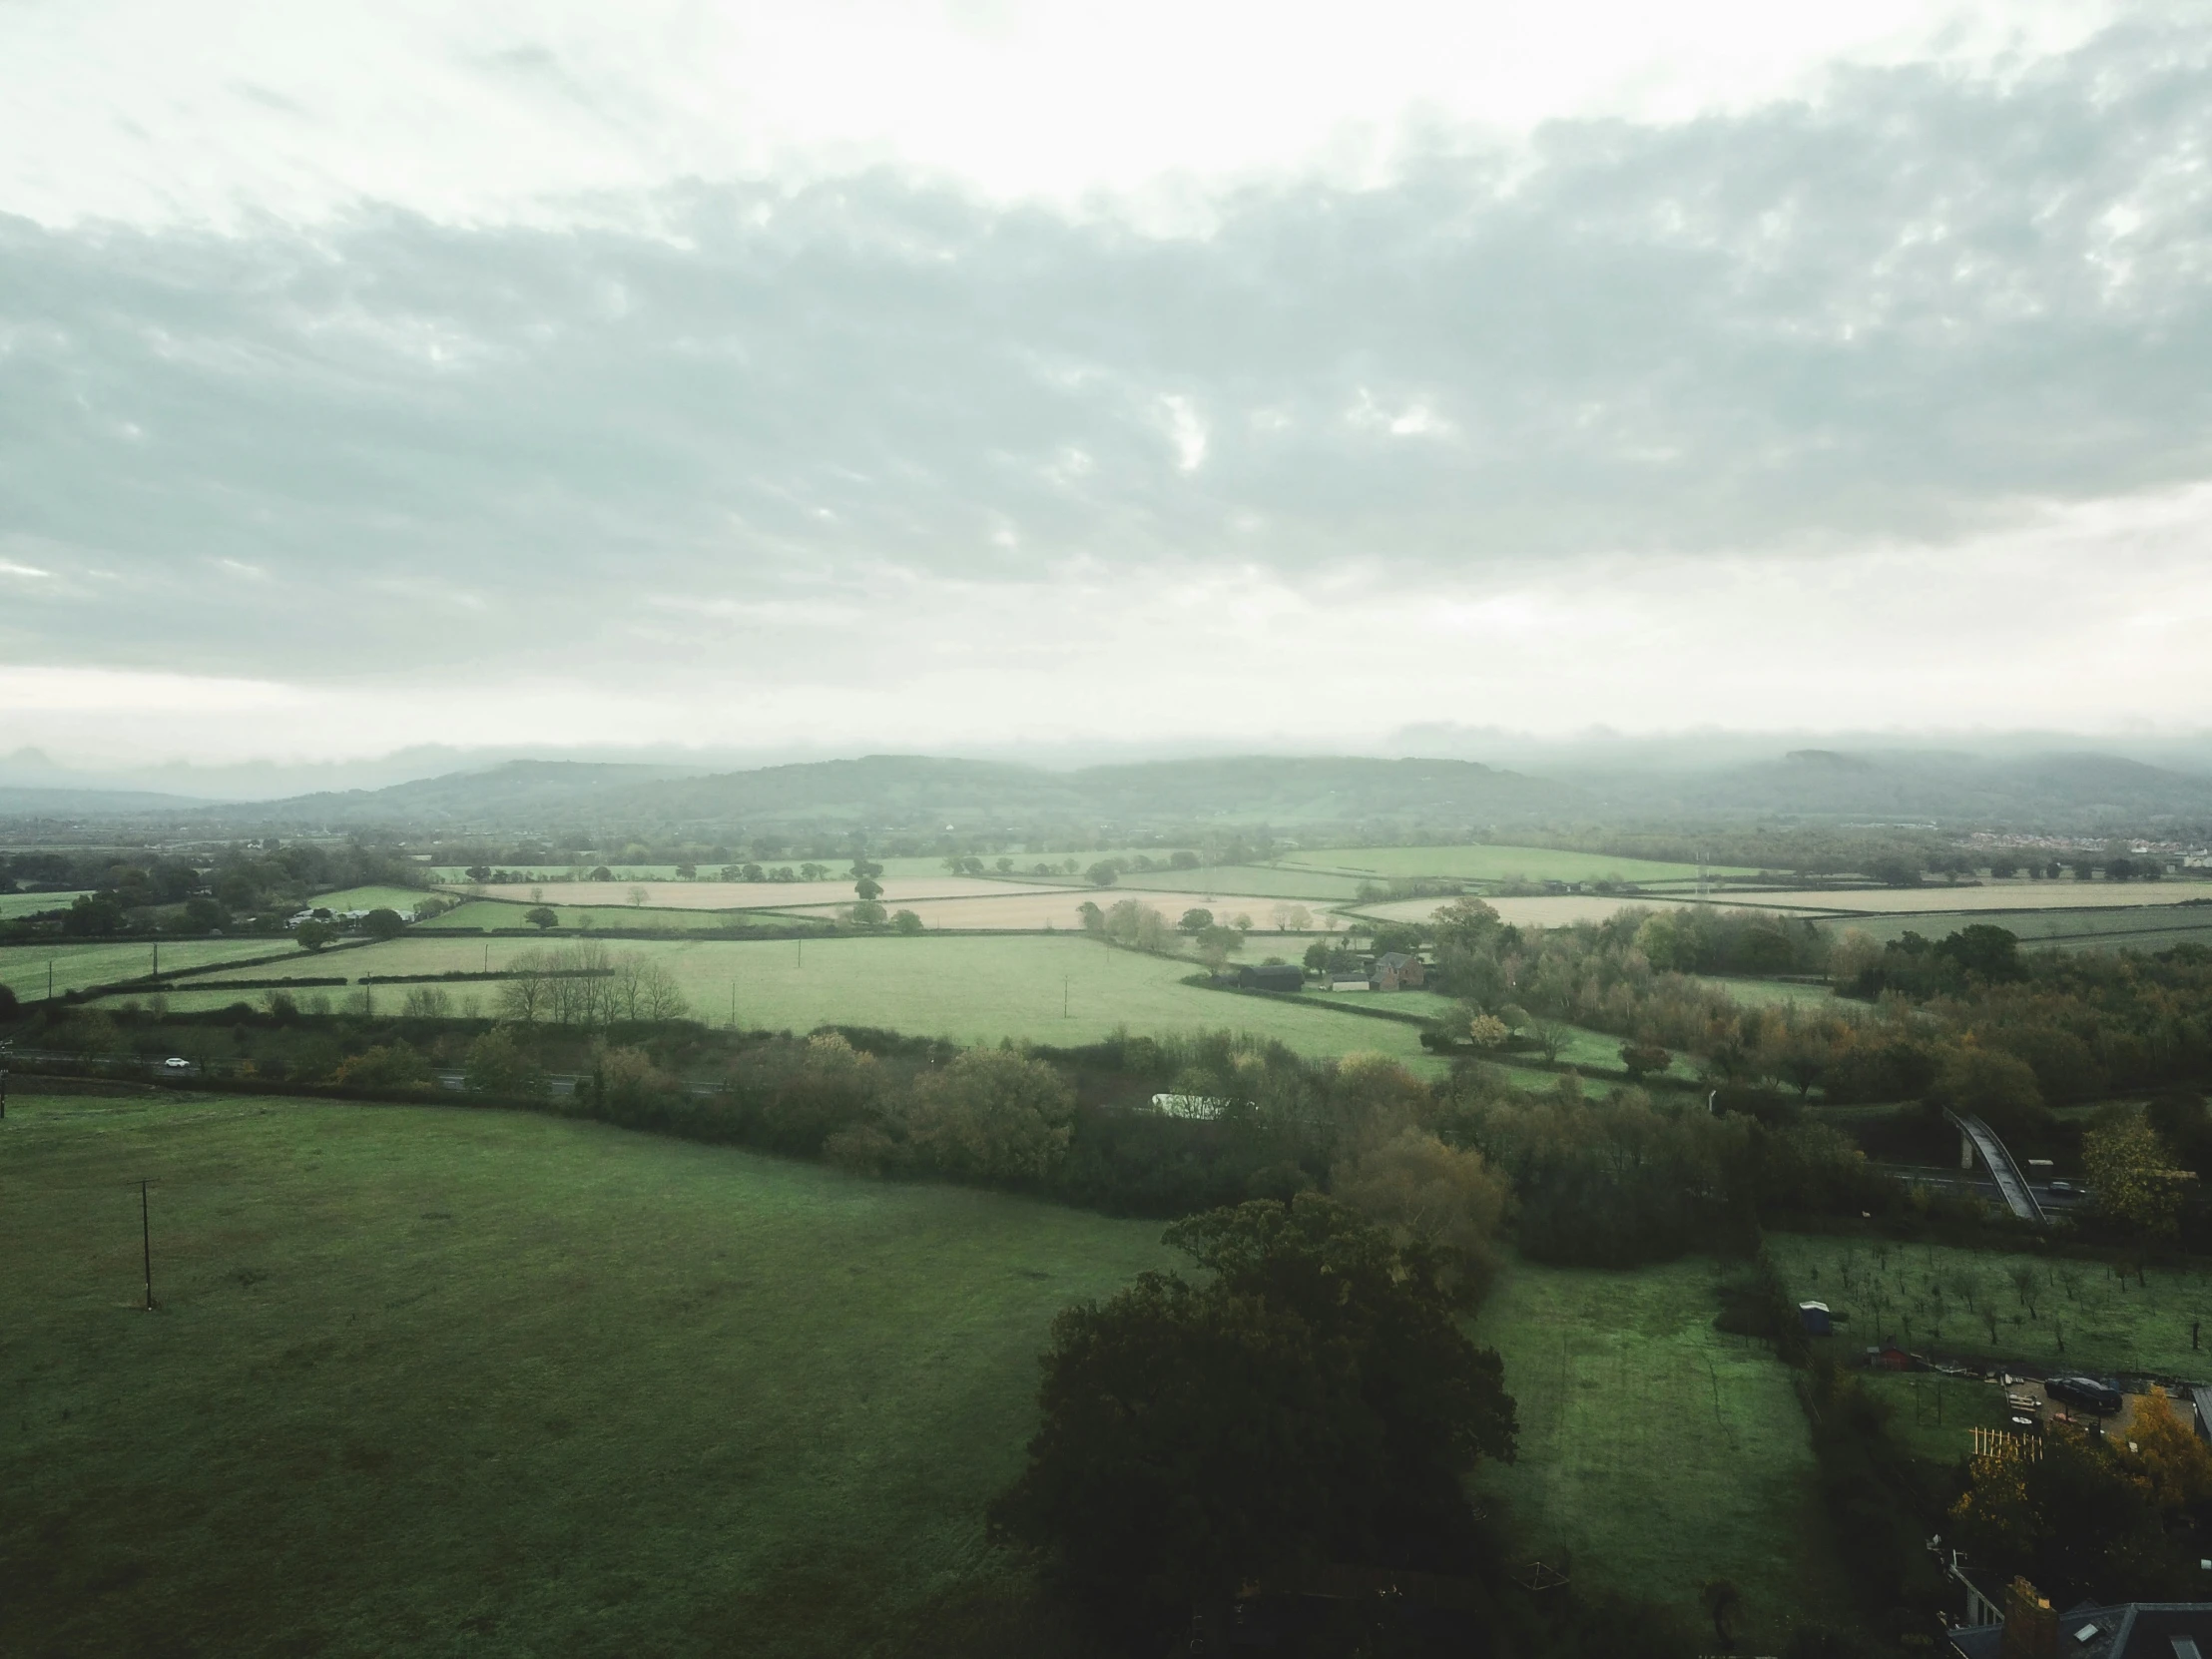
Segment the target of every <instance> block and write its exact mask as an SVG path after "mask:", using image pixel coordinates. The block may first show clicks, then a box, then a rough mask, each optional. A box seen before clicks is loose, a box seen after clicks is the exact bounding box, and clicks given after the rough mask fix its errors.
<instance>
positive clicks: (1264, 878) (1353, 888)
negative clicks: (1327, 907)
mask: <svg viewBox="0 0 2212 1659" xmlns="http://www.w3.org/2000/svg"><path fill="white" fill-rule="evenodd" d="M1360 879H1361V878H1360V877H1359V876H1356V875H1332V874H1329V873H1328V872H1327V871H1325V870H1316V869H1305V868H1301V867H1297V866H1293V865H1289V864H1281V865H1278V864H1208V865H1206V866H1205V867H1204V868H1201V869H1175V870H1168V871H1166V872H1165V873H1164V874H1163V873H1162V872H1160V871H1157V870H1152V871H1145V872H1142V873H1131V874H1128V875H1124V876H1123V877H1122V880H1123V881H1124V882H1125V883H1126V884H1128V885H1130V886H1133V887H1135V886H1143V885H1145V884H1146V883H1148V882H1149V883H1152V884H1153V885H1157V886H1172V887H1173V888H1174V889H1175V890H1176V891H1177V892H1201V893H1208V892H1211V893H1220V894H1221V895H1222V896H1223V897H1225V898H1231V897H1235V898H1252V899H1255V900H1266V901H1282V902H1287V903H1296V904H1304V905H1305V906H1306V907H1307V908H1308V909H1318V908H1319V907H1320V906H1322V905H1324V904H1340V903H1345V902H1348V901H1349V900H1351V899H1353V898H1356V897H1358V896H1359V892H1360ZM1252 914H1253V919H1254V920H1255V921H1264V920H1265V918H1266V911H1265V909H1264V908H1262V907H1258V906H1255V907H1254V908H1253V912H1252Z"/></svg>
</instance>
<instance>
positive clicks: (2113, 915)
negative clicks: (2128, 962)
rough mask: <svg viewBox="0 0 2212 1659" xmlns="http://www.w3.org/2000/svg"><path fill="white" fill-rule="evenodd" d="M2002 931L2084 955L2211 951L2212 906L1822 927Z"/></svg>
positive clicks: (1897, 932)
mask: <svg viewBox="0 0 2212 1659" xmlns="http://www.w3.org/2000/svg"><path fill="white" fill-rule="evenodd" d="M1982 924H1986V925H1989V926H1992V927H2002V928H2004V929H2005V930H2006V931H2007V932H2009V933H2012V934H2014V935H2016V936H2017V937H2018V938H2019V940H2020V942H2021V943H2023V944H2035V945H2048V946H2054V947H2056V948H2059V949H2082V950H2163V949H2165V948H2166V947H2167V946H2168V945H2174V944H2204V945H2212V905H2197V904H2144V905H2126V906H2117V905H2115V906H2109V907H2105V908H2100V909H2082V910H1929V911H1923V912H1921V913H1919V914H1908V915H1879V916H1878V915H1855V916H1848V917H1842V918H1837V919H1832V920H1829V921H1826V922H1824V923H1823V925H1825V926H1827V927H1828V928H1829V929H1830V930H1831V931H1833V932H1841V931H1843V930H1844V929H1846V928H1857V929H1859V930H1860V931H1861V932H1864V933H1868V934H1871V935H1873V936H1874V937H1875V938H1878V939H1884V940H1888V939H1898V938H1903V937H1904V936H1905V934H1906V933H1908V932H1914V933H1918V934H1920V935H1921V936H1922V937H1923V938H1929V939H1939V938H1941V937H1942V936H1943V935H1944V934H1946V933H1954V932H1956V931H1958V930H1959V929H1960V928H1962V927H1973V926H1977V925H1982Z"/></svg>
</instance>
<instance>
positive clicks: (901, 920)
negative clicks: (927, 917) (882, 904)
mask: <svg viewBox="0 0 2212 1659" xmlns="http://www.w3.org/2000/svg"><path fill="white" fill-rule="evenodd" d="M891 929H892V931H893V932H898V933H906V934H913V933H918V932H920V931H921V917H920V916H918V915H916V914H915V913H914V912H913V911H911V910H893V911H892V912H891Z"/></svg>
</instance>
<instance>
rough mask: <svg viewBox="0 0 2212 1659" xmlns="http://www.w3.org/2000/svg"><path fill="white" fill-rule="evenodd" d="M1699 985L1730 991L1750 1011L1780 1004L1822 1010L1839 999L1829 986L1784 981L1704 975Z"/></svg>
mask: <svg viewBox="0 0 2212 1659" xmlns="http://www.w3.org/2000/svg"><path fill="white" fill-rule="evenodd" d="M1698 982H1699V983H1700V984H1703V985H1710V986H1712V987H1713V989H1715V990H1717V991H1723V992H1726V993H1727V994H1728V995H1729V996H1732V997H1734V998H1735V999H1736V1001H1737V1002H1739V1003H1740V1004H1742V1005H1743V1006H1744V1007H1747V1008H1771V1007H1774V1006H1777V1005H1779V1004H1792V1005H1795V1006H1799V1007H1819V1006H1821V1005H1822V1004H1825V1003H1830V1002H1833V1001H1834V1000H1835V993H1834V992H1833V991H1831V990H1830V989H1829V988H1828V987H1827V986H1826V985H1798V984H1791V983H1788V982H1786V981H1784V980H1780V979H1732V978H1728V977H1726V976H1724V975H1721V974H1703V975H1700V976H1699V980H1698ZM1846 1006H1849V1004H1846Z"/></svg>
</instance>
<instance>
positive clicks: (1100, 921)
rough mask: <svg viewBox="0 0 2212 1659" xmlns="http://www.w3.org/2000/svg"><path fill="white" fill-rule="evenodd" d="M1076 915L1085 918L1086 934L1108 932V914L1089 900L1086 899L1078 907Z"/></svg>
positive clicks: (1084, 929) (1084, 927) (1084, 928)
mask: <svg viewBox="0 0 2212 1659" xmlns="http://www.w3.org/2000/svg"><path fill="white" fill-rule="evenodd" d="M1075 913H1076V914H1077V915H1079V916H1081V917H1082V918H1083V931H1084V932H1086V933H1103V932H1105V931H1106V912H1105V911H1104V910H1101V909H1100V908H1099V907H1098V906H1097V905H1096V904H1093V903H1092V902H1091V901H1090V900H1089V899H1087V898H1086V899H1084V900H1083V902H1082V903H1080V904H1078V905H1076V907H1075Z"/></svg>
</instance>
